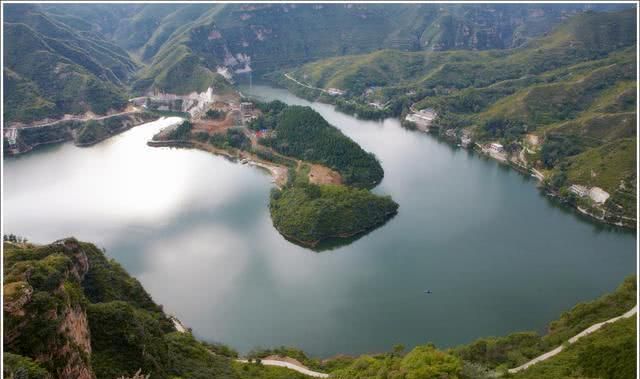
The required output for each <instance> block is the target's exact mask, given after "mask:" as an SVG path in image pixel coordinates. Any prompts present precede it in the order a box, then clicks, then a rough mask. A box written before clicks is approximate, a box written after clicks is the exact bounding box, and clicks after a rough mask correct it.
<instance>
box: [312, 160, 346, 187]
mask: <svg viewBox="0 0 640 379" xmlns="http://www.w3.org/2000/svg"><path fill="white" fill-rule="evenodd" d="M309 182H310V183H313V184H342V177H341V176H340V174H339V173H338V172H336V171H334V170H332V169H330V168H328V167H325V166H322V165H319V164H312V165H311V169H310V170H309Z"/></svg>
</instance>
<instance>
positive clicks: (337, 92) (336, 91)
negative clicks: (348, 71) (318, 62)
mask: <svg viewBox="0 0 640 379" xmlns="http://www.w3.org/2000/svg"><path fill="white" fill-rule="evenodd" d="M326 92H327V94H329V95H331V96H342V95H344V94H345V91H343V90H341V89H338V88H333V87H331V88H327V91H326Z"/></svg>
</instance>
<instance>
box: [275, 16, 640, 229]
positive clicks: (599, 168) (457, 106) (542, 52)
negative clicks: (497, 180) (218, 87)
mask: <svg viewBox="0 0 640 379" xmlns="http://www.w3.org/2000/svg"><path fill="white" fill-rule="evenodd" d="M635 30H636V16H635V12H634V11H633V10H626V11H619V12H611V13H607V12H604V13H603V12H586V13H583V14H581V15H578V16H575V17H573V18H572V19H570V20H569V21H568V22H567V23H565V24H562V25H560V26H558V27H557V28H556V29H555V30H554V31H553V33H551V34H549V35H547V36H544V37H540V38H537V39H533V40H531V41H529V42H527V43H526V44H525V45H524V46H522V47H519V48H516V49H511V50H490V51H481V52H480V51H455V52H454V51H443V52H400V51H395V50H382V51H377V52H374V53H369V54H364V55H355V56H345V57H336V58H330V59H327V60H320V61H317V62H313V63H309V64H306V65H303V66H302V67H300V68H298V69H296V70H291V71H288V72H286V71H285V72H283V71H281V72H278V73H272V74H270V75H269V76H268V77H269V78H271V79H272V80H274V81H276V82H277V83H279V84H282V85H284V86H286V87H287V88H289V89H290V90H292V91H294V92H296V93H297V94H299V95H302V96H304V97H307V98H314V99H316V98H319V99H321V100H323V101H327V102H331V103H334V104H336V106H337V107H338V109H340V110H343V111H345V112H348V113H356V114H358V115H359V116H360V117H368V118H381V117H389V116H401V117H404V115H405V114H407V113H408V112H411V109H414V110H415V109H423V108H432V109H433V110H434V111H435V112H436V113H437V114H438V117H437V119H436V120H435V121H434V125H432V126H434V127H437V128H438V129H439V131H440V133H441V134H443V135H445V134H446V135H447V136H448V137H449V138H450V137H451V136H453V138H454V139H456V140H457V139H458V138H459V137H460V136H461V135H462V134H465V135H466V136H469V137H471V138H472V140H474V142H478V143H480V144H484V143H487V142H499V143H500V144H501V145H503V146H505V149H506V151H505V157H506V158H505V159H509V160H511V161H513V162H514V163H515V164H517V165H518V166H521V167H522V166H524V167H526V168H535V169H537V170H538V171H539V172H543V173H545V175H546V177H547V179H548V180H547V181H546V182H545V183H546V185H547V188H548V189H549V190H550V191H551V192H553V193H555V194H559V195H560V196H561V198H563V199H565V200H566V201H568V202H570V203H572V204H573V205H575V206H577V207H580V208H581V209H584V210H586V212H588V213H591V214H592V215H594V216H595V217H597V218H600V219H604V220H606V221H607V222H611V223H616V224H622V225H630V226H633V225H635V224H634V220H635V217H634V215H635V202H634V201H631V199H633V198H635V193H636V189H635V185H633V183H634V182H635V175H634V174H633V172H635V167H636V163H635V153H634V151H633V149H631V148H625V147H626V146H627V145H629V144H632V143H633V141H632V140H629V139H630V138H633V137H635V124H636V108H635V103H636V96H635V92H636V82H637V78H636V73H635V67H636V60H637V57H636V54H635V45H636V39H635V35H636V34H635ZM284 73H286V74H287V76H289V77H287V76H285V75H284ZM290 78H293V79H295V81H298V82H300V83H305V84H307V85H308V87H304V86H302V85H300V84H299V83H296V82H295V81H294V80H292V79H290ZM310 87H316V88H325V89H326V88H338V89H341V90H343V91H345V94H344V95H342V96H329V95H328V94H326V93H325V92H322V91H320V90H316V89H310ZM372 103H373V104H374V105H376V104H377V106H372V105H371V104H372ZM614 152H615V154H614ZM612 154H613V155H612ZM573 184H577V185H583V186H586V187H587V188H589V187H599V188H602V189H604V190H605V191H606V192H608V193H609V194H610V195H611V197H610V198H609V200H608V201H607V203H605V204H604V205H599V204H595V203H594V202H592V201H591V200H590V199H588V198H576V197H574V196H573V195H571V193H570V191H568V189H569V187H570V186H571V185H573Z"/></svg>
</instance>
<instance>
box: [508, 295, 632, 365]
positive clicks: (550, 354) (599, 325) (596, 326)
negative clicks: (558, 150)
mask: <svg viewBox="0 0 640 379" xmlns="http://www.w3.org/2000/svg"><path fill="white" fill-rule="evenodd" d="M637 311H638V305H636V306H635V307H633V308H632V309H631V310H629V311H628V312H627V313H625V314H623V315H621V316H618V317H614V318H612V319H609V320H607V321H603V322H599V323H597V324H593V325H591V326H590V327H588V328H587V329H585V330H583V331H582V332H580V333H578V334H576V335H575V336H573V337H571V338H569V341H568V342H569V344H572V343H575V342H576V341H577V340H579V339H580V338H582V337H584V336H586V335H589V334H591V333H593V332H595V331H596V330H598V329H600V328H602V327H603V326H604V325H606V324H610V323H612V322H616V321H618V320H621V319H623V318H629V317H631V316H633V315H634V314H636V312H637ZM563 349H564V346H562V345H560V346H558V347H556V348H555V349H553V350H551V351H548V352H546V353H544V354H542V355H540V356H538V357H536V358H533V359H532V360H530V361H529V362H527V363H525V364H523V365H522V366H518V367H516V368H512V369H509V373H510V374H515V373H516V372H519V371H522V370H525V369H527V368H529V367H531V366H532V365H535V364H536V363H538V362H542V361H544V360H547V359H549V358H551V357H553V356H554V355H557V354H558V353H560V352H561V351H562V350H563Z"/></svg>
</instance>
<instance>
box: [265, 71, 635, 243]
mask: <svg viewBox="0 0 640 379" xmlns="http://www.w3.org/2000/svg"><path fill="white" fill-rule="evenodd" d="M286 79H290V78H288V77H287V78H286ZM268 82H269V85H271V86H273V87H275V88H282V89H284V90H286V91H287V92H289V93H291V94H292V95H294V96H296V97H299V98H301V99H304V100H307V101H309V102H312V103H313V102H317V103H321V104H327V105H332V106H333V108H334V110H335V111H337V112H340V113H342V114H345V115H348V116H352V117H355V118H356V119H360V118H359V117H358V116H357V115H354V114H351V113H348V112H344V111H342V110H340V109H339V107H337V106H336V104H335V103H332V102H327V101H323V100H322V96H318V97H317V98H315V99H311V98H310V97H307V96H302V95H300V94H299V93H298V92H296V91H293V90H292V89H290V88H289V87H288V86H286V85H282V84H281V83H278V82H277V81H276V80H273V79H272V80H268ZM288 82H291V80H288ZM293 82H294V83H296V82H295V81H293ZM296 84H297V83H296ZM303 87H304V88H307V87H306V86H303ZM385 118H392V119H395V120H398V121H399V122H400V125H401V126H402V127H403V128H404V127H405V126H404V125H403V122H402V118H401V116H390V117H385ZM383 119H384V118H383ZM367 120H371V121H376V120H377V121H380V120H382V119H379V118H372V119H367ZM416 130H418V129H416ZM418 131H421V130H418ZM421 132H422V133H426V134H430V135H432V136H433V137H436V138H437V139H441V140H443V141H445V142H447V143H448V144H449V145H451V146H456V147H460V148H463V149H465V150H470V151H473V152H476V153H478V154H479V155H481V156H483V157H486V158H488V159H492V160H494V161H497V162H498V163H499V164H504V165H507V166H509V167H510V168H512V169H514V170H516V171H517V172H519V173H520V174H523V175H527V176H531V177H533V178H535V179H536V180H537V187H538V188H539V189H540V190H542V192H543V194H544V195H545V197H548V198H555V199H558V200H560V202H561V203H562V206H563V207H566V208H568V209H572V210H573V211H575V214H576V215H578V216H580V217H584V218H586V219H587V220H589V221H591V222H595V223H596V224H598V225H606V226H610V227H614V228H620V229H622V230H625V231H637V227H636V226H635V225H628V224H624V223H622V222H621V221H619V222H613V221H608V220H607V219H606V218H605V217H604V216H602V217H600V216H598V215H595V214H593V213H591V212H589V211H588V210H587V209H584V208H581V207H579V206H578V205H575V206H574V205H571V204H569V203H567V202H566V201H564V200H563V199H562V198H560V197H559V196H558V194H556V193H553V192H550V191H549V190H546V189H544V188H542V184H543V182H544V180H545V176H544V175H543V174H542V173H541V172H540V171H538V170H537V169H535V168H534V167H525V166H522V165H519V164H517V163H515V162H513V161H512V160H510V159H509V158H508V157H507V158H506V159H500V158H497V157H495V156H493V155H492V154H489V153H486V152H484V151H483V150H482V148H481V147H480V146H479V145H478V144H477V143H474V145H473V147H462V146H458V143H457V140H455V141H454V140H452V139H451V138H446V137H444V136H440V135H439V134H436V133H435V130H434V129H430V130H428V131H421ZM624 219H627V220H629V221H632V222H634V223H637V220H635V219H628V218H624Z"/></svg>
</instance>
